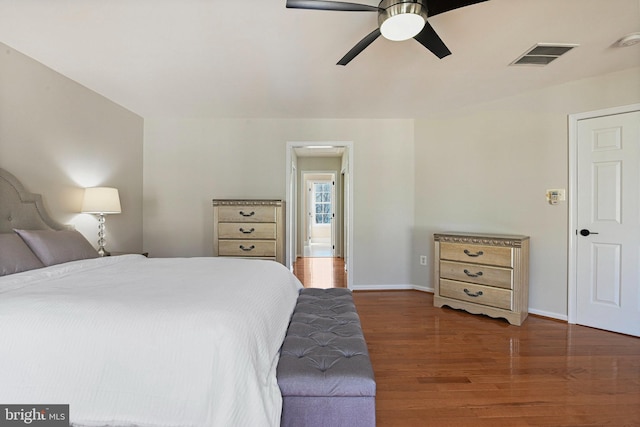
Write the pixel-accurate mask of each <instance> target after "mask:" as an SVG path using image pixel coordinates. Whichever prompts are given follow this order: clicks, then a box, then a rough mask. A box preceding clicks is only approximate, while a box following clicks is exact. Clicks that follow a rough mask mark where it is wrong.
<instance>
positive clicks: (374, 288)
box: [351, 284, 433, 292]
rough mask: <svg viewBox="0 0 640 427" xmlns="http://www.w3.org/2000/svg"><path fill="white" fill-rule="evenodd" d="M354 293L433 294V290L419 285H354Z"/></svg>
mask: <svg viewBox="0 0 640 427" xmlns="http://www.w3.org/2000/svg"><path fill="white" fill-rule="evenodd" d="M351 290H352V291H407V290H416V291H422V292H433V288H427V287H425V286H418V285H403V284H397V285H353V287H352V288H351Z"/></svg>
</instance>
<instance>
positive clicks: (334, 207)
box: [299, 170, 344, 257]
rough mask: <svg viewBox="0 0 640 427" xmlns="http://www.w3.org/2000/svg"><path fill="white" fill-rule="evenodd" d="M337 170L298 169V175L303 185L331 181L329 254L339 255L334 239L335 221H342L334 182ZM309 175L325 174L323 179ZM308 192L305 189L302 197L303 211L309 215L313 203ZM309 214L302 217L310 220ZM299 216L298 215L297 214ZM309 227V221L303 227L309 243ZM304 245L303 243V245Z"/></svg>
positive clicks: (336, 179) (335, 181) (340, 252)
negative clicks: (303, 202)
mask: <svg viewBox="0 0 640 427" xmlns="http://www.w3.org/2000/svg"><path fill="white" fill-rule="evenodd" d="M338 173H339V172H338V171H321V170H300V175H301V176H302V182H304V184H305V186H306V185H307V184H315V183H319V182H326V183H331V184H332V186H331V214H332V218H331V222H330V223H329V224H327V225H328V227H330V244H331V245H332V249H331V254H332V255H331V256H332V257H333V256H340V255H342V251H341V250H338V249H337V248H340V245H338V244H337V243H338V242H337V239H336V237H337V236H336V229H337V226H336V224H337V222H338V220H340V221H342V218H341V217H342V215H341V214H340V209H341V208H342V207H341V206H340V203H339V202H338V200H336V199H337V197H336V192H337V190H336V184H337V183H338V177H337V174H338ZM311 176H325V179H314V178H310V177H311ZM306 190H309V189H308V188H306ZM309 196H310V194H309V192H308V191H305V196H304V198H305V199H306V200H305V211H306V213H307V214H309V215H311V211H310V210H311V207H312V206H311V205H313V198H310V197H309ZM342 211H343V212H344V209H342ZM309 215H304V218H305V219H306V220H307V221H311V220H310V219H309ZM299 217H300V216H299ZM310 228H311V223H309V224H308V225H307V227H305V229H306V233H305V234H306V237H307V239H306V241H307V243H311V241H310V240H311V235H310ZM303 246H304V245H303Z"/></svg>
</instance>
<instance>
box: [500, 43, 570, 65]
mask: <svg viewBox="0 0 640 427" xmlns="http://www.w3.org/2000/svg"><path fill="white" fill-rule="evenodd" d="M578 46H579V45H577V44H566V43H564V44H563V43H538V44H536V45H534V46H533V47H532V48H530V49H529V50H527V51H526V52H525V53H523V54H522V55H520V56H519V57H518V58H517V59H516V60H515V61H513V62H512V63H511V64H509V65H538V66H545V65H548V64H550V63H551V62H552V61H555V60H556V59H558V58H559V57H560V56H562V55H564V54H565V53H567V52H569V51H570V50H572V49H573V48H576V47H578Z"/></svg>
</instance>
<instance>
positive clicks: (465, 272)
mask: <svg viewBox="0 0 640 427" xmlns="http://www.w3.org/2000/svg"><path fill="white" fill-rule="evenodd" d="M464 274H466V275H467V276H469V277H480V276H482V271H478V272H477V273H476V274H473V273H472V272H470V271H469V270H467V269H465V270H464Z"/></svg>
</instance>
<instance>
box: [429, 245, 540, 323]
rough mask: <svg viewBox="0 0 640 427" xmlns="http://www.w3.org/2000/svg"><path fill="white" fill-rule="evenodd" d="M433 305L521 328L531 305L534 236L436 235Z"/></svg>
mask: <svg viewBox="0 0 640 427" xmlns="http://www.w3.org/2000/svg"><path fill="white" fill-rule="evenodd" d="M434 245H435V250H434V257H435V263H434V272H435V274H434V286H435V293H434V297H433V304H434V306H436V307H442V306H444V305H446V306H449V307H451V308H456V309H461V310H466V311H468V312H470V313H474V314H486V315H487V316H491V317H503V318H505V319H507V320H508V321H509V323H511V324H512V325H518V326H520V325H521V324H522V322H523V321H524V319H526V317H527V314H528V311H529V310H528V305H529V237H528V236H520V235H501V234H478V233H440V234H434Z"/></svg>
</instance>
